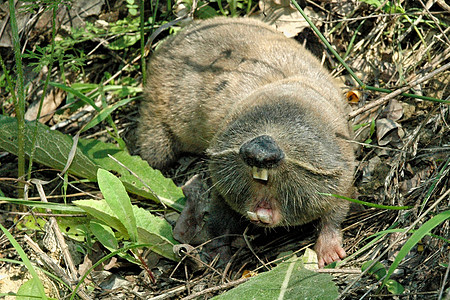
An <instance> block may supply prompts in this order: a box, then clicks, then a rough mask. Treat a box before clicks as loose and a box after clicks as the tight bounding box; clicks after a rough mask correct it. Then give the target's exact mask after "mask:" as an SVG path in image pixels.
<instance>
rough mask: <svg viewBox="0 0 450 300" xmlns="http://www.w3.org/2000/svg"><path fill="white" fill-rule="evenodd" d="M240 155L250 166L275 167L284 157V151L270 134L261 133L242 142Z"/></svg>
mask: <svg viewBox="0 0 450 300" xmlns="http://www.w3.org/2000/svg"><path fill="white" fill-rule="evenodd" d="M239 155H240V156H241V157H242V159H243V160H244V161H245V163H246V164H247V165H249V166H250V167H257V168H267V169H268V168H273V167H276V166H277V165H278V164H279V163H280V162H281V161H282V160H283V158H284V152H283V150H281V148H280V147H279V146H278V144H277V142H276V141H275V140H274V139H273V138H272V137H271V136H268V135H260V136H258V137H256V138H254V139H252V140H250V141H247V142H245V143H244V144H242V146H241V148H240V149H239Z"/></svg>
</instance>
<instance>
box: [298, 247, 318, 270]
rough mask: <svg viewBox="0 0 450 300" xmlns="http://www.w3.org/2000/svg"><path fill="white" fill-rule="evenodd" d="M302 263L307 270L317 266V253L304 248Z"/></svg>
mask: <svg viewBox="0 0 450 300" xmlns="http://www.w3.org/2000/svg"><path fill="white" fill-rule="evenodd" d="M302 261H303V265H304V266H305V268H306V269H308V270H314V269H318V268H319V263H318V261H317V253H316V252H315V251H314V250H312V249H310V248H306V249H305V254H303V256H302Z"/></svg>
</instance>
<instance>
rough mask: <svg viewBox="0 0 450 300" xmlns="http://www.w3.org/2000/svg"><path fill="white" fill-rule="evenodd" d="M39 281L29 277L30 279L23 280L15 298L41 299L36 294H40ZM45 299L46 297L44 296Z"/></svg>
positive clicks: (19, 299)
mask: <svg viewBox="0 0 450 300" xmlns="http://www.w3.org/2000/svg"><path fill="white" fill-rule="evenodd" d="M39 283H40V282H39V281H38V280H35V279H34V278H31V279H30V280H28V281H26V282H24V283H23V284H22V285H21V286H20V288H19V289H18V290H17V294H16V298H15V299H16V300H31V299H42V297H39V296H37V295H39V294H40V289H39ZM45 299H47V298H46V297H45Z"/></svg>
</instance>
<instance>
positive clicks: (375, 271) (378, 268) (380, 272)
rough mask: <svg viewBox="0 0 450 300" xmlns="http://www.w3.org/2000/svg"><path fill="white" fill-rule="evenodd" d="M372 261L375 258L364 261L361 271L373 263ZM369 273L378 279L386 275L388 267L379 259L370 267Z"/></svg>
mask: <svg viewBox="0 0 450 300" xmlns="http://www.w3.org/2000/svg"><path fill="white" fill-rule="evenodd" d="M372 262H373V260H369V261H366V262H365V263H363V264H362V266H361V271H365V270H366V269H367V268H368V267H369V266H370V265H371V264H372ZM367 273H368V274H370V275H373V276H374V277H375V278H376V279H377V280H380V279H382V278H383V277H384V276H385V275H386V268H385V267H384V265H383V264H382V263H380V262H379V261H378V262H376V263H375V265H373V266H372V267H371V268H370V270H369V271H367Z"/></svg>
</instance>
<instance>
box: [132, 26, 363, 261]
mask: <svg viewBox="0 0 450 300" xmlns="http://www.w3.org/2000/svg"><path fill="white" fill-rule="evenodd" d="M144 95H145V100H144V101H143V103H142V105H141V107H140V114H141V120H140V124H139V127H138V143H139V147H140V154H141V156H142V157H143V158H144V159H146V160H147V161H148V162H149V164H150V165H151V166H153V167H155V168H160V169H162V168H166V167H168V166H169V165H170V164H171V163H173V162H174V161H175V160H176V158H177V156H178V155H179V154H181V153H183V152H190V153H196V154H202V153H205V152H206V154H207V155H208V164H209V175H210V177H211V179H212V182H213V187H212V189H213V190H212V192H213V196H212V200H211V201H212V204H211V212H210V216H209V218H208V221H207V224H206V229H205V230H208V232H209V234H210V235H212V236H219V235H222V234H225V233H230V232H236V231H237V230H238V229H240V228H239V226H240V225H239V222H240V221H241V219H242V218H243V217H245V218H247V219H248V220H249V221H251V222H252V223H255V224H257V225H260V226H264V227H276V226H295V225H301V224H305V223H308V222H310V221H313V220H316V219H320V233H319V236H318V239H317V242H316V245H315V248H314V249H315V251H316V252H317V255H318V259H319V266H320V267H323V266H324V265H325V264H329V263H331V262H333V261H336V260H340V259H341V258H343V257H345V251H344V249H343V248H342V237H341V231H340V224H341V222H342V221H343V219H344V218H345V215H346V213H347V210H348V203H347V201H344V200H341V199H338V198H334V197H328V196H324V195H322V194H321V193H333V194H339V195H350V193H351V186H352V177H353V170H354V153H353V148H352V146H351V145H350V144H349V143H348V141H347V140H348V139H350V136H351V133H350V128H349V125H348V123H347V120H346V115H347V109H348V107H347V103H346V101H345V100H344V99H343V97H342V96H341V92H340V90H339V88H337V87H336V86H335V84H334V83H333V79H332V78H331V76H330V75H329V73H328V72H327V71H326V70H325V69H324V68H323V67H322V66H321V65H320V63H319V61H318V60H317V59H316V58H315V57H313V56H312V55H311V54H310V53H309V52H308V51H307V50H305V49H304V48H303V47H302V46H301V45H300V44H299V43H297V42H296V41H295V40H292V39H288V38H286V37H285V36H284V35H282V34H281V33H279V32H277V31H276V30H274V29H272V28H271V27H269V26H268V25H266V24H264V23H262V22H261V21H257V20H253V19H244V18H234V19H231V18H223V17H222V18H214V19H209V20H205V21H197V22H194V23H193V24H192V25H190V26H188V27H187V28H185V29H183V30H181V31H180V32H179V33H178V34H177V35H176V36H174V37H170V38H169V39H168V40H167V41H165V42H164V43H163V44H162V45H161V46H160V47H159V48H158V49H157V50H156V52H155V53H154V55H153V56H152V58H151V60H150V62H149V65H148V79H147V82H146V86H145V93H144ZM236 212H237V213H238V214H236Z"/></svg>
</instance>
